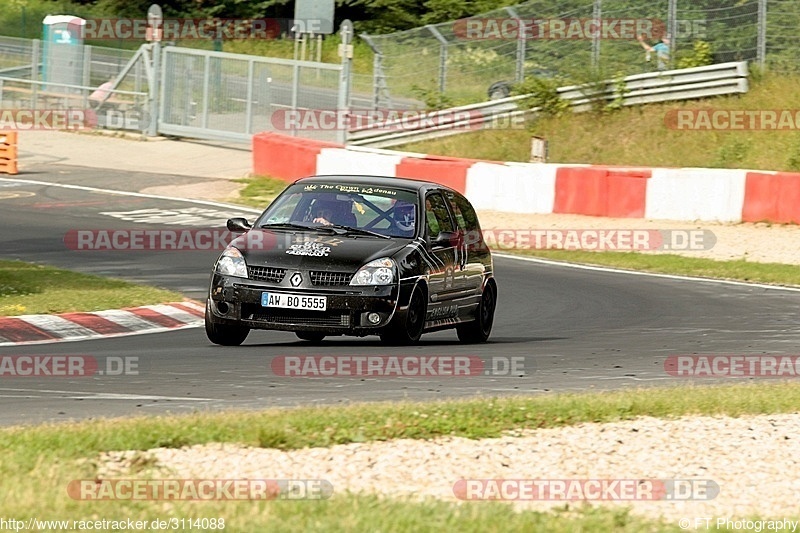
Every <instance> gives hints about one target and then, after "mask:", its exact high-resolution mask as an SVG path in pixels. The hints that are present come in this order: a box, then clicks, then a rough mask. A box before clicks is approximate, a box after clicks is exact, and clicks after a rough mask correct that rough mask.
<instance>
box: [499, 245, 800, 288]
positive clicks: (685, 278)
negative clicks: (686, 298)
mask: <svg viewBox="0 0 800 533" xmlns="http://www.w3.org/2000/svg"><path fill="white" fill-rule="evenodd" d="M492 257H502V258H503V259H514V260H517V261H526V262H529V263H540V264H543V265H550V266H557V267H564V268H575V269H578V270H593V271H596V272H610V273H614V274H628V275H631V276H650V277H653V278H666V279H674V280H677V281H691V282H694V283H697V282H702V283H721V284H725V285H737V286H740V287H751V288H758V289H770V290H775V291H787V292H800V287H784V286H781V285H767V284H765V283H748V282H746V281H734V280H729V279H714V278H700V277H696V276H680V275H677V274H661V273H658V272H642V271H639V270H624V269H621V268H611V267H603V266H594V265H579V264H577V263H565V262H562V261H552V260H550V259H540V258H538V257H522V256H519V255H509V254H501V253H495V252H492Z"/></svg>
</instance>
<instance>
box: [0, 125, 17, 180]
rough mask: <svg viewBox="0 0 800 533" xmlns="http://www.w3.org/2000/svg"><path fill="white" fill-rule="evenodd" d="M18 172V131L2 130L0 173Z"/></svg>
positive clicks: (0, 135) (0, 136) (0, 139)
mask: <svg viewBox="0 0 800 533" xmlns="http://www.w3.org/2000/svg"><path fill="white" fill-rule="evenodd" d="M17 172H18V170H17V132H16V131H9V132H5V133H3V132H0V173H4V174H16V173H17Z"/></svg>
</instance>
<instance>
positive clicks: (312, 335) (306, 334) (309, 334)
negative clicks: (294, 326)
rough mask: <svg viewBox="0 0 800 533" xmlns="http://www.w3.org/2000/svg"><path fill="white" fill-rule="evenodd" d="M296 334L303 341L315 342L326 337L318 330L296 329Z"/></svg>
mask: <svg viewBox="0 0 800 533" xmlns="http://www.w3.org/2000/svg"><path fill="white" fill-rule="evenodd" d="M294 334H295V335H297V338H298V339H300V340H302V341H308V342H313V343H317V342H321V341H322V339H324V338H325V335H324V334H322V333H317V332H316V331H295V332H294Z"/></svg>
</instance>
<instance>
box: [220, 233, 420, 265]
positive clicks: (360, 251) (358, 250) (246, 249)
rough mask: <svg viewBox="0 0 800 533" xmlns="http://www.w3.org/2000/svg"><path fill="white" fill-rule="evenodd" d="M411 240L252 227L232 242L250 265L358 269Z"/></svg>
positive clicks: (396, 249) (393, 251)
mask: <svg viewBox="0 0 800 533" xmlns="http://www.w3.org/2000/svg"><path fill="white" fill-rule="evenodd" d="M410 242H411V239H403V238H392V239H381V238H378V237H368V236H362V235H352V234H351V235H335V234H328V233H325V234H321V233H313V232H310V233H306V232H286V231H269V230H260V229H252V230H250V231H248V232H247V233H245V234H244V235H240V236H239V237H237V238H236V239H234V241H233V242H231V245H233V246H236V247H237V248H238V249H239V250H240V251H241V252H242V255H244V257H245V260H246V261H247V264H248V265H250V266H271V267H280V268H289V269H308V268H319V269H322V270H330V271H341V272H355V271H356V270H358V269H359V267H361V266H362V265H363V264H365V263H368V262H369V261H372V260H373V259H378V258H380V257H391V256H393V255H394V254H395V253H397V252H398V251H399V250H400V249H402V248H403V247H404V246H406V245H407V244H408V243H410Z"/></svg>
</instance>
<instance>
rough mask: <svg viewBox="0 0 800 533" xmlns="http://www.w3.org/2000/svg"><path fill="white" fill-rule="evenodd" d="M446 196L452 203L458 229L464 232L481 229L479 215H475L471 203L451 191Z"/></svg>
mask: <svg viewBox="0 0 800 533" xmlns="http://www.w3.org/2000/svg"><path fill="white" fill-rule="evenodd" d="M445 196H447V200H448V201H449V202H450V208H451V209H452V210H453V213H454V214H455V216H456V222H457V223H458V229H460V230H462V231H464V232H469V231H478V230H479V229H480V227H479V224H478V215H477V214H476V213H475V209H473V208H472V205H470V203H469V201H468V200H467V199H466V198H464V197H463V196H461V195H460V194H456V193H453V192H451V191H446V192H445Z"/></svg>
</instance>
